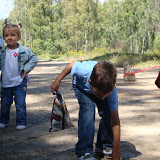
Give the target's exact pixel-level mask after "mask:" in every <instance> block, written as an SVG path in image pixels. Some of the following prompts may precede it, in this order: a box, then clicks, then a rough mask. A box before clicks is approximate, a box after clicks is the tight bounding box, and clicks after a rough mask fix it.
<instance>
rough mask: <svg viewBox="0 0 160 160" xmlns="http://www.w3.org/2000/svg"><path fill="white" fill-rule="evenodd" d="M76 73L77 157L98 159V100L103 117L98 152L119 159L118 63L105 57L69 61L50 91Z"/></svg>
mask: <svg viewBox="0 0 160 160" xmlns="http://www.w3.org/2000/svg"><path fill="white" fill-rule="evenodd" d="M69 73H71V75H72V76H73V86H74V91H75V96H76V98H77V100H78V103H79V120H78V142H77V144H76V147H75V154H76V155H77V159H78V160H83V159H85V160H96V156H94V155H93V140H94V121H95V104H96V105H97V107H98V113H99V115H100V117H102V118H101V120H100V124H99V130H98V135H97V143H96V149H95V152H96V155H102V156H104V154H105V155H107V156H112V160H120V120H119V114H118V95H117V89H116V86H115V83H116V77H117V70H116V67H115V66H114V65H113V64H112V63H110V62H106V61H102V62H96V61H83V62H75V61H73V62H72V63H70V64H69V65H68V66H67V67H66V68H65V69H64V70H63V71H62V72H61V73H60V74H59V75H58V76H57V78H56V79H55V81H54V82H53V84H52V85H51V91H52V93H53V94H55V91H56V92H57V91H58V89H59V87H60V82H61V80H62V79H63V78H64V77H66V76H67V75H68V74H69Z"/></svg>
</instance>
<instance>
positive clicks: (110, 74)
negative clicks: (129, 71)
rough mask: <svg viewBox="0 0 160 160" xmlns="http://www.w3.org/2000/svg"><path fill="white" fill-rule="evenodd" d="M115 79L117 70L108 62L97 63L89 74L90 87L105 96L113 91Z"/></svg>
mask: <svg viewBox="0 0 160 160" xmlns="http://www.w3.org/2000/svg"><path fill="white" fill-rule="evenodd" d="M116 78H117V70H116V67H115V65H114V64H112V63H111V62H108V61H101V62H98V63H97V64H96V65H95V66H94V68H93V71H92V74H91V77H90V79H91V86H92V87H95V88H96V89H97V90H98V91H99V92H101V93H103V94H106V93H110V92H112V91H113V89H114V87H115V84H116Z"/></svg>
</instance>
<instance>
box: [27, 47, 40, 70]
mask: <svg viewBox="0 0 160 160" xmlns="http://www.w3.org/2000/svg"><path fill="white" fill-rule="evenodd" d="M27 52H28V63H26V64H25V65H24V71H26V72H30V71H31V70H33V68H34V67H35V66H36V64H37V62H38V58H37V56H36V55H35V54H33V52H32V51H31V49H29V48H28V51H27Z"/></svg>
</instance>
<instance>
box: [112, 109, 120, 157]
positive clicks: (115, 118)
mask: <svg viewBox="0 0 160 160" xmlns="http://www.w3.org/2000/svg"><path fill="white" fill-rule="evenodd" d="M111 122H112V129H113V136H114V144H113V152H112V160H120V156H121V154H120V120H119V115H118V111H113V112H111Z"/></svg>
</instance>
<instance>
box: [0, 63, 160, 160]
mask: <svg viewBox="0 0 160 160" xmlns="http://www.w3.org/2000/svg"><path fill="white" fill-rule="evenodd" d="M67 64H68V63H64V62H54V61H50V62H46V61H40V62H39V63H38V65H37V66H36V68H35V69H34V70H33V71H32V72H31V73H30V76H31V80H30V82H29V83H28V94H27V99H26V102H27V110H28V126H27V129H26V130H22V131H17V130H16V129H15V116H16V114H15V107H14V104H13V106H12V107H11V120H10V123H9V125H8V126H7V128H5V129H1V130H0V160H75V159H76V156H75V154H74V146H75V143H76V142H77V120H78V103H77V100H76V99H75V97H74V92H73V90H72V85H71V76H68V77H66V78H65V79H64V80H63V81H62V83H61V88H60V92H61V93H62V94H63V96H64V99H65V102H66V105H67V108H68V110H69V114H70V117H71V120H72V123H73V124H74V127H72V128H69V129H65V130H63V131H58V132H48V130H49V128H50V117H51V109H52V103H53V96H52V94H51V92H50V85H51V84H52V82H53V80H54V79H55V77H56V76H57V75H58V73H60V72H61V71H62V69H63V68H64V67H65V66H66V65H67ZM117 69H118V80H117V88H118V93H119V114H120V119H121V154H122V160H128V159H132V160H136V159H138V160H160V145H159V143H160V126H159V123H160V116H159V114H160V98H159V97H160V90H159V89H158V88H157V87H156V86H155V85H154V81H155V79H156V76H157V75H158V70H152V71H146V72H141V73H137V74H136V81H132V82H126V81H124V80H123V68H117ZM98 121H99V117H98V114H96V123H95V125H96V131H95V142H96V133H97V128H98ZM103 159H104V160H105V159H106V158H103Z"/></svg>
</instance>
